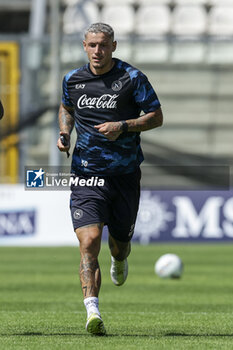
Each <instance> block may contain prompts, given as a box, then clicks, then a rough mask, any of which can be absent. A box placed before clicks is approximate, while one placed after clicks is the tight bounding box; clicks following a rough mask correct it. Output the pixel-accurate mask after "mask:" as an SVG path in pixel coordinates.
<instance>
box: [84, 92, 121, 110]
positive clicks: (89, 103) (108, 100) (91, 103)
mask: <svg viewBox="0 0 233 350" xmlns="http://www.w3.org/2000/svg"><path fill="white" fill-rule="evenodd" d="M118 96H119V95H116V94H114V95H110V94H104V95H102V96H100V97H88V96H87V95H86V94H84V95H82V96H80V97H79V99H78V101H77V106H78V108H79V109H83V108H98V109H99V108H110V109H114V108H117V101H116V99H117V97H118Z"/></svg>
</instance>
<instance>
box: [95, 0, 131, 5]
mask: <svg viewBox="0 0 233 350" xmlns="http://www.w3.org/2000/svg"><path fill="white" fill-rule="evenodd" d="M98 2H99V4H101V5H103V6H109V5H113V4H114V1H112V0H98ZM134 3H135V0H117V5H119V4H122V5H132V4H134Z"/></svg>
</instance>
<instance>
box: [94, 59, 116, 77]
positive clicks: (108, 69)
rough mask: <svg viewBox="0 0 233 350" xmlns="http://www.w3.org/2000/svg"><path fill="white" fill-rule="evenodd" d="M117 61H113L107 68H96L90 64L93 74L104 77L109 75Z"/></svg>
mask: <svg viewBox="0 0 233 350" xmlns="http://www.w3.org/2000/svg"><path fill="white" fill-rule="evenodd" d="M114 64H115V61H114V60H113V59H112V60H111V62H110V63H109V64H108V65H107V66H106V67H102V68H99V69H98V68H95V67H93V66H92V65H91V64H90V70H91V71H92V73H93V74H95V75H102V74H105V73H108V72H109V71H110V70H111V69H112V68H113V66H114Z"/></svg>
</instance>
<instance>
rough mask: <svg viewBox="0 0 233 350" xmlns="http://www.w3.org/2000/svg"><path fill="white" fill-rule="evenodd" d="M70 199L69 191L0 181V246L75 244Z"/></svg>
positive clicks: (76, 242) (76, 241)
mask: <svg viewBox="0 0 233 350" xmlns="http://www.w3.org/2000/svg"><path fill="white" fill-rule="evenodd" d="M69 203H70V192H69V191H36V190H32V191H25V188H24V185H0V246H66V245H67V246H70V245H78V240H77V238H76V235H75V232H74V231H73V226H72V222H71V217H70V210H69Z"/></svg>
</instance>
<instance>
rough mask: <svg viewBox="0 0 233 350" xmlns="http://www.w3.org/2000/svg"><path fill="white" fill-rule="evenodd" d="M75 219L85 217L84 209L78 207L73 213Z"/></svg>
mask: <svg viewBox="0 0 233 350" xmlns="http://www.w3.org/2000/svg"><path fill="white" fill-rule="evenodd" d="M73 217H74V219H76V220H79V219H81V218H82V217H83V211H82V209H76V210H75V211H74V214H73Z"/></svg>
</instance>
